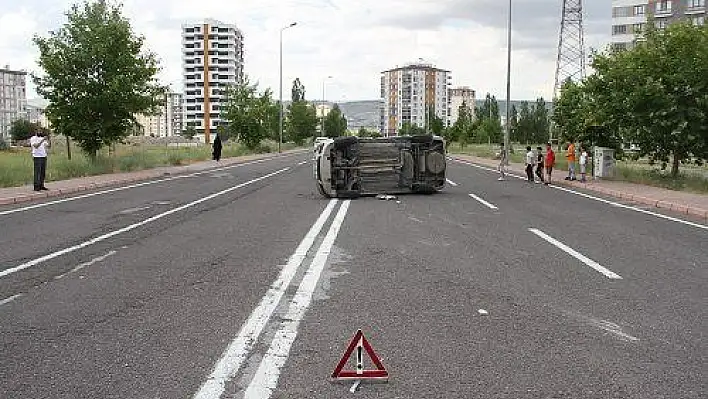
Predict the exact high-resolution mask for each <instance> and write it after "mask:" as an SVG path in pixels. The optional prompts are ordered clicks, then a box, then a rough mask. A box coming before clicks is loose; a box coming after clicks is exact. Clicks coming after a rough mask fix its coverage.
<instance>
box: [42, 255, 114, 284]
mask: <svg viewBox="0 0 708 399" xmlns="http://www.w3.org/2000/svg"><path fill="white" fill-rule="evenodd" d="M117 253H118V252H117V251H109V252H108V253H107V254H105V255H101V256H98V257H95V258H93V259H91V260H90V261H88V262H84V263H81V264H79V265H78V266H76V267H74V268H73V269H71V270H69V271H68V272H66V273H64V274H60V275H58V276H55V277H54V280H59V279H61V278H63V277H64V276H66V275H67V274H71V273H76V272H78V271H79V270H81V269H83V268H85V267H88V266H91V265H93V264H94V263H97V262H101V261H103V260H105V259H106V258H108V257H109V256H113V255H115V254H117Z"/></svg>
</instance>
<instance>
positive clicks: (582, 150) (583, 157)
mask: <svg viewBox="0 0 708 399" xmlns="http://www.w3.org/2000/svg"><path fill="white" fill-rule="evenodd" d="M587 163H588V153H587V151H585V147H580V181H581V182H582V183H585V182H586V180H585V166H586V165H587Z"/></svg>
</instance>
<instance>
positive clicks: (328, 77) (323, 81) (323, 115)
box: [320, 76, 332, 136]
mask: <svg viewBox="0 0 708 399" xmlns="http://www.w3.org/2000/svg"><path fill="white" fill-rule="evenodd" d="M327 79H332V76H327V77H326V78H324V79H322V107H321V109H322V120H321V121H320V134H321V135H322V136H324V135H325V131H324V118H325V114H324V107H325V83H326V82H327Z"/></svg>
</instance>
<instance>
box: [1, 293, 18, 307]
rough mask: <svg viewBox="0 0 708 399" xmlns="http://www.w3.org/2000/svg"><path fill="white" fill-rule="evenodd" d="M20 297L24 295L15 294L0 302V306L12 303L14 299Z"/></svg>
mask: <svg viewBox="0 0 708 399" xmlns="http://www.w3.org/2000/svg"><path fill="white" fill-rule="evenodd" d="M22 295H24V294H15V295H13V296H11V297H9V298H5V299H3V300H2V301H0V306H2V305H5V304H8V303H10V302H12V301H14V300H15V299H17V298H19V297H21V296H22Z"/></svg>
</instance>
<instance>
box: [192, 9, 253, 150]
mask: <svg viewBox="0 0 708 399" xmlns="http://www.w3.org/2000/svg"><path fill="white" fill-rule="evenodd" d="M182 66H183V81H184V123H185V128H186V127H187V126H194V128H195V129H196V130H197V134H198V137H200V138H201V137H203V138H204V141H205V142H212V140H213V138H214V137H213V136H214V134H213V133H215V131H216V128H217V127H218V126H219V125H221V124H223V123H224V122H223V120H222V119H221V117H220V111H221V108H220V104H221V102H222V100H223V99H224V94H225V89H226V87H227V86H229V85H234V84H236V83H239V82H241V81H242V80H243V34H242V33H241V31H240V30H239V29H238V28H237V27H236V25H231V24H225V23H222V22H220V21H217V20H213V19H206V20H204V21H201V22H199V23H187V24H183V25H182Z"/></svg>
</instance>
